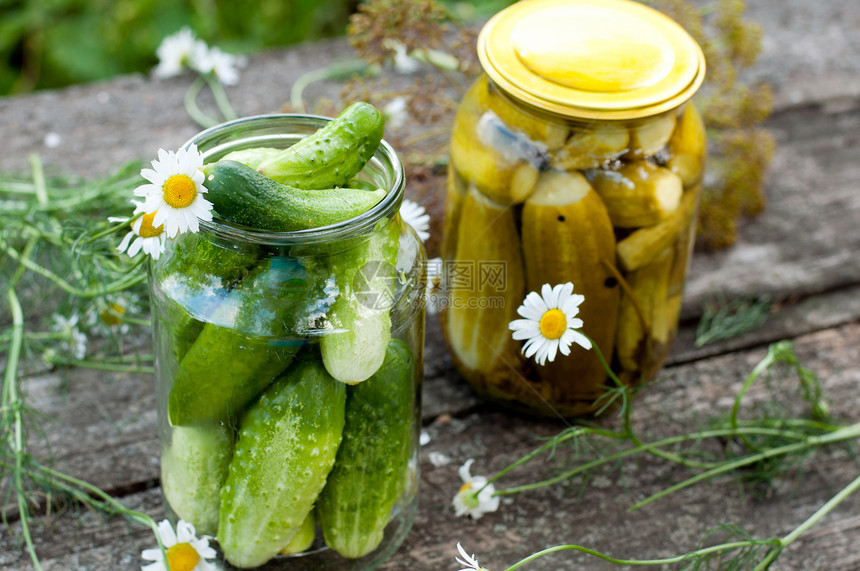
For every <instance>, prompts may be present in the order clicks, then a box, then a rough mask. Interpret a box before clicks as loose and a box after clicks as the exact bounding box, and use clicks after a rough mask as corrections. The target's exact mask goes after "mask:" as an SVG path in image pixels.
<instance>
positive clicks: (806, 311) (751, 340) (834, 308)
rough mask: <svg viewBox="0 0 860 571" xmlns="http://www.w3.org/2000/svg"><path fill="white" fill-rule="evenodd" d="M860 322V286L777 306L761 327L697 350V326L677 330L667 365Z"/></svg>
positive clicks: (692, 324)
mask: <svg viewBox="0 0 860 571" xmlns="http://www.w3.org/2000/svg"><path fill="white" fill-rule="evenodd" d="M857 320H860V285H855V286H850V287H847V288H844V289H839V290H836V291H833V292H827V293H823V294H820V295H815V296H811V297H807V298H803V299H801V300H799V301H796V302H788V303H784V304H778V305H776V306H774V307H773V308H772V313H771V315H770V316H768V318H767V321H766V322H765V323H764V324H762V326H761V327H759V328H757V329H755V330H753V331H749V332H747V333H744V334H742V335H737V336H735V337H732V338H730V339H723V340H719V341H714V342H712V343H708V344H706V345H703V346H701V347H696V326H695V324H694V323H691V324H687V325H686V326H684V327H681V328H680V329H679V330H678V336H677V338H676V339H675V343H674V345H673V346H672V353H671V354H670V355H669V358H668V359H667V360H666V363H667V365H671V364H676V363H685V362H690V361H694V360H697V359H702V358H705V357H713V356H714V355H720V354H723V353H728V352H730V351H737V350H739V349H748V348H750V347H755V346H758V345H762V344H765V343H773V342H775V341H779V340H781V339H792V338H794V337H798V336H801V335H805V334H808V333H811V332H813V331H820V330H822V329H829V328H833V327H836V326H839V325H843V324H845V323H851V322H854V321H857Z"/></svg>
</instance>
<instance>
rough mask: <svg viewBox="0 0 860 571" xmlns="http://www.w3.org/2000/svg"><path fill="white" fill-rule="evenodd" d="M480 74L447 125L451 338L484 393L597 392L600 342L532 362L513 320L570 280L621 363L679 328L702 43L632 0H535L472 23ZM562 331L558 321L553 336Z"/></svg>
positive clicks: (565, 404) (513, 396) (649, 354)
mask: <svg viewBox="0 0 860 571" xmlns="http://www.w3.org/2000/svg"><path fill="white" fill-rule="evenodd" d="M478 55H479V57H480V60H481V63H482V66H483V69H484V74H483V75H481V76H480V77H479V78H478V79H477V81H475V83H474V84H473V85H472V87H471V88H470V89H469V91H468V92H467V93H466V95H465V96H464V98H463V100H462V102H461V104H460V107H459V109H458V113H457V117H456V120H455V123H454V127H453V133H452V137H451V148H450V153H451V161H450V164H449V174H448V190H447V198H446V220H445V229H444V238H443V246H442V250H443V259H444V264H445V265H444V268H445V271H444V278H443V280H444V285H445V289H446V292H447V298H446V303H445V304H444V307H443V309H442V310H441V311H440V317H441V320H442V324H443V331H444V334H445V338H446V341H447V343H448V345H449V347H450V349H451V352H452V354H453V360H454V363H455V365H456V367H457V368H458V370H459V372H460V373H461V375H462V376H463V377H464V378H465V379H466V380H467V381H468V382H469V383H470V384H471V386H472V387H473V388H474V389H475V391H476V392H477V393H479V394H480V395H482V396H484V397H487V398H489V399H491V400H494V401H497V402H499V403H502V404H504V405H506V406H508V407H511V408H514V409H518V410H523V411H527V412H530V413H536V414H539V415H544V416H564V417H572V416H579V415H585V414H588V413H590V412H593V411H594V410H596V409H597V408H598V407H599V406H601V404H602V403H601V396H602V395H604V394H605V392H606V383H607V374H606V372H605V369H604V367H603V366H602V364H601V361H600V358H599V357H598V354H597V351H595V350H586V349H584V348H582V347H580V346H578V345H575V344H574V345H572V346H571V351H570V354H569V355H562V354H558V355H557V356H556V358H555V359H553V360H552V361H551V362H547V363H546V364H544V365H538V364H536V363H535V362H534V361H532V360H528V359H526V358H525V357H524V356H523V354H522V352H521V349H522V346H523V345H522V341H515V340H514V339H513V338H512V335H511V331H510V329H509V323H510V322H511V321H513V320H515V319H518V318H520V317H521V316H520V315H518V314H517V309H518V307H519V306H520V305H521V304H522V303H523V300H524V298H525V296H526V294H527V293H528V292H540V291H541V288H542V286H543V285H544V284H549V285H550V286H555V285H558V284H564V283H567V282H572V283H573V286H574V289H573V293H574V294H581V295H583V296H584V297H585V300H584V301H583V302H582V304H581V306H580V308H579V314H578V315H577V316H576V317H577V318H579V319H581V320H582V321H583V322H584V325H583V326H582V329H581V331H582V332H583V333H584V334H585V335H587V336H588V337H589V338H590V340H591V341H592V342H593V343H594V344H595V345H596V346H597V347H598V348H599V350H600V353H602V355H604V356H605V358H606V360H607V361H608V363H609V365H610V366H611V367H612V369H613V370H614V372H615V373H616V374H617V375H618V377H619V378H620V379H621V380H622V381H623V382H624V383H627V384H630V385H634V384H636V383H640V382H642V381H643V380H647V379H650V378H652V377H653V376H654V375H655V374H656V371H657V370H658V369H659V367H660V366H661V365H662V363H663V361H664V359H665V357H666V356H667V353H668V351H669V347H670V344H671V342H672V340H673V338H674V336H675V332H676V329H677V322H678V317H679V312H680V308H681V296H682V290H683V286H684V278H685V272H686V268H687V264H688V261H689V258H690V254H691V249H692V244H693V240H694V233H695V220H696V209H697V205H698V198H699V193H700V188H701V181H702V178H703V174H704V161H705V152H706V149H705V130H704V126H703V124H702V120H701V118H700V117H699V114H698V113H697V111H696V108H695V107H694V105H693V104H692V103H691V102H690V101H689V99H690V97H692V95H693V94H694V93H695V91H696V90H697V89H698V87H699V86H700V85H701V82H702V80H703V78H704V72H705V63H704V57H703V55H702V52H701V49H700V48H699V46H698V45H697V44H696V43H695V41H694V40H693V39H692V38H691V37H690V36H689V35H688V34H687V33H686V32H685V31H684V30H683V29H682V28H681V27H680V26H678V25H677V24H675V23H674V22H673V21H671V20H670V19H668V18H666V17H665V16H663V15H662V14H660V13H658V12H656V11H654V10H652V9H650V8H647V7H645V6H643V5H641V4H638V3H635V2H631V1H628V0H532V1H530V2H520V3H517V4H514V5H513V6H511V7H509V8H507V9H506V10H504V11H502V12H500V13H499V14H497V15H496V16H494V17H493V18H492V19H491V20H490V21H489V22H488V23H487V24H486V25H485V26H484V28H483V30H482V31H481V34H480V36H479V39H478ZM550 338H552V337H550Z"/></svg>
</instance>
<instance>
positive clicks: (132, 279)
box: [0, 238, 146, 298]
mask: <svg viewBox="0 0 860 571" xmlns="http://www.w3.org/2000/svg"><path fill="white" fill-rule="evenodd" d="M0 249H2V250H4V251H5V252H6V254H8V255H9V257H10V258H12V259H13V260H15V261H17V262H18V263H20V264H22V265H23V266H25V267H26V268H27V269H28V270H31V271H33V272H36V273H37V274H39V275H41V276H42V277H45V278H47V279H49V280H51V281H52V282H54V283H55V284H56V285H57V286H59V288H60V289H62V290H63V291H65V292H66V293H68V294H71V295H73V296H75V297H82V298H92V297H96V296H99V295H104V294H107V293H116V292H118V291H123V290H126V289H128V288H130V287H131V286H133V285H136V284H139V283H141V282H143V281H144V280H146V274H145V273H138V274H134V273H133V270H135V269H137V268H138V267H140V266H141V265H142V264H143V262H144V260H145V257H141V259H140V260H138V261H137V262H136V263H135V264H134V265H133V266H131V267H130V268H129V272H130V273H131V275H130V276H129V277H126V278H123V279H121V280H117V281H115V282H112V283H109V284H107V285H105V286H104V287H100V288H94V289H81V288H77V287H75V286H73V285H72V284H70V283H68V282H67V281H66V280H64V279H63V278H61V277H60V276H58V275H57V274H55V273H54V272H52V271H51V270H49V269H47V268H45V267H42V266H40V265H39V264H37V263H36V262H33V261H32V260H30V259H28V258H26V257H24V256H22V255H21V254H20V253H19V252H18V251H17V250H15V249H14V248H12V247H11V246H10V245H9V244H8V243H7V242H6V241H5V240H3V239H2V238H0Z"/></svg>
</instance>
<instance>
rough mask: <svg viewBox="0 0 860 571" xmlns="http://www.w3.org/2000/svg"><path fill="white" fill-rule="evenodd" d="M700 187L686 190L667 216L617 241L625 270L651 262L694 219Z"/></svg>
mask: <svg viewBox="0 0 860 571" xmlns="http://www.w3.org/2000/svg"><path fill="white" fill-rule="evenodd" d="M699 188H700V187H698V186H697V187H695V188H691V189H689V190H687V191H686V192H684V195H683V196H682V197H681V201H680V205H679V206H678V209H677V210H675V212H673V213H672V215H671V216H669V217H668V218H667V219H666V220H664V221H663V222H661V223H660V224H657V225H655V226H650V227H647V228H640V229H638V230H636V231H635V232H633V233H632V234H630V235H629V236H627V237H626V238H624V239H623V240H621V241H620V242H618V262H619V263H620V265H621V267H622V268H624V269H625V270H626V271H633V270H636V269H638V268H641V267H642V266H644V265H645V264H648V263H650V262H651V261H652V260H654V258H655V257H656V256H657V254H659V253H660V252H662V251H663V250H664V249H666V248H667V247H668V246H669V245H670V244H671V243H672V242H674V241H675V240H677V239H678V237H679V235H680V233H681V231H682V229H683V228H685V227H687V226H688V225H689V223H690V221H691V220H695V212H696V205H697V204H698V197H699Z"/></svg>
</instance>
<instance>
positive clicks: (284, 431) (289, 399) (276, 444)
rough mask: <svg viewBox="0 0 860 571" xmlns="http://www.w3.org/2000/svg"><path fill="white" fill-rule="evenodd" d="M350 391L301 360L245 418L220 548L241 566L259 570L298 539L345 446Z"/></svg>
mask: <svg viewBox="0 0 860 571" xmlns="http://www.w3.org/2000/svg"><path fill="white" fill-rule="evenodd" d="M345 400H346V386H345V385H343V383H339V382H337V381H335V380H334V379H332V378H331V376H330V375H329V374H328V373H326V370H325V368H324V367H323V366H322V364H321V363H319V362H318V361H315V360H300V361H298V362H296V363H295V364H294V365H293V366H292V367H291V368H290V369H289V370H287V372H286V373H284V374H283V375H282V376H280V377H279V378H278V379H277V380H276V381H275V382H274V383H273V384H272V385H271V386H270V387H269V388H267V389H266V390H265V391H264V392H263V394H262V395H261V396H260V399H259V400H258V401H257V402H256V403H255V404H253V405H252V406H251V407H250V408H249V409H248V411H247V413H246V414H245V416H244V417H243V419H242V423H241V426H240V429H239V436H238V439H237V442H236V447H235V450H234V452H233V460H232V461H231V462H230V468H229V472H228V475H227V481H226V482H225V484H224V486H223V488H222V489H221V512H220V519H219V522H218V534H217V538H218V542H219V544H220V545H221V549H222V550H223V552H224V557H225V558H226V559H227V561H229V562H230V563H231V564H233V565H235V566H236V567H241V568H248V567H257V566H259V565H262V564H263V563H265V562H266V561H268V560H269V559H271V558H272V557H274V556H276V555H277V554H278V553H279V552H280V551H281V550H282V549H284V548H285V547H287V545H288V544H289V543H290V542H291V540H292V539H293V538H294V536H295V535H296V534H297V533H299V531H300V530H301V528H302V524H303V523H304V522H305V519H306V518H307V515H308V513H309V512H310V511H311V509H312V508H313V504H314V501H315V500H316V498H317V496H318V495H319V493H320V491H321V490H322V488H323V485H324V484H325V481H326V476H328V473H329V471H330V470H331V468H332V465H333V464H334V461H335V455H336V454H337V449H338V446H339V445H340V442H341V437H342V432H343V423H344V403H345Z"/></svg>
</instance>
